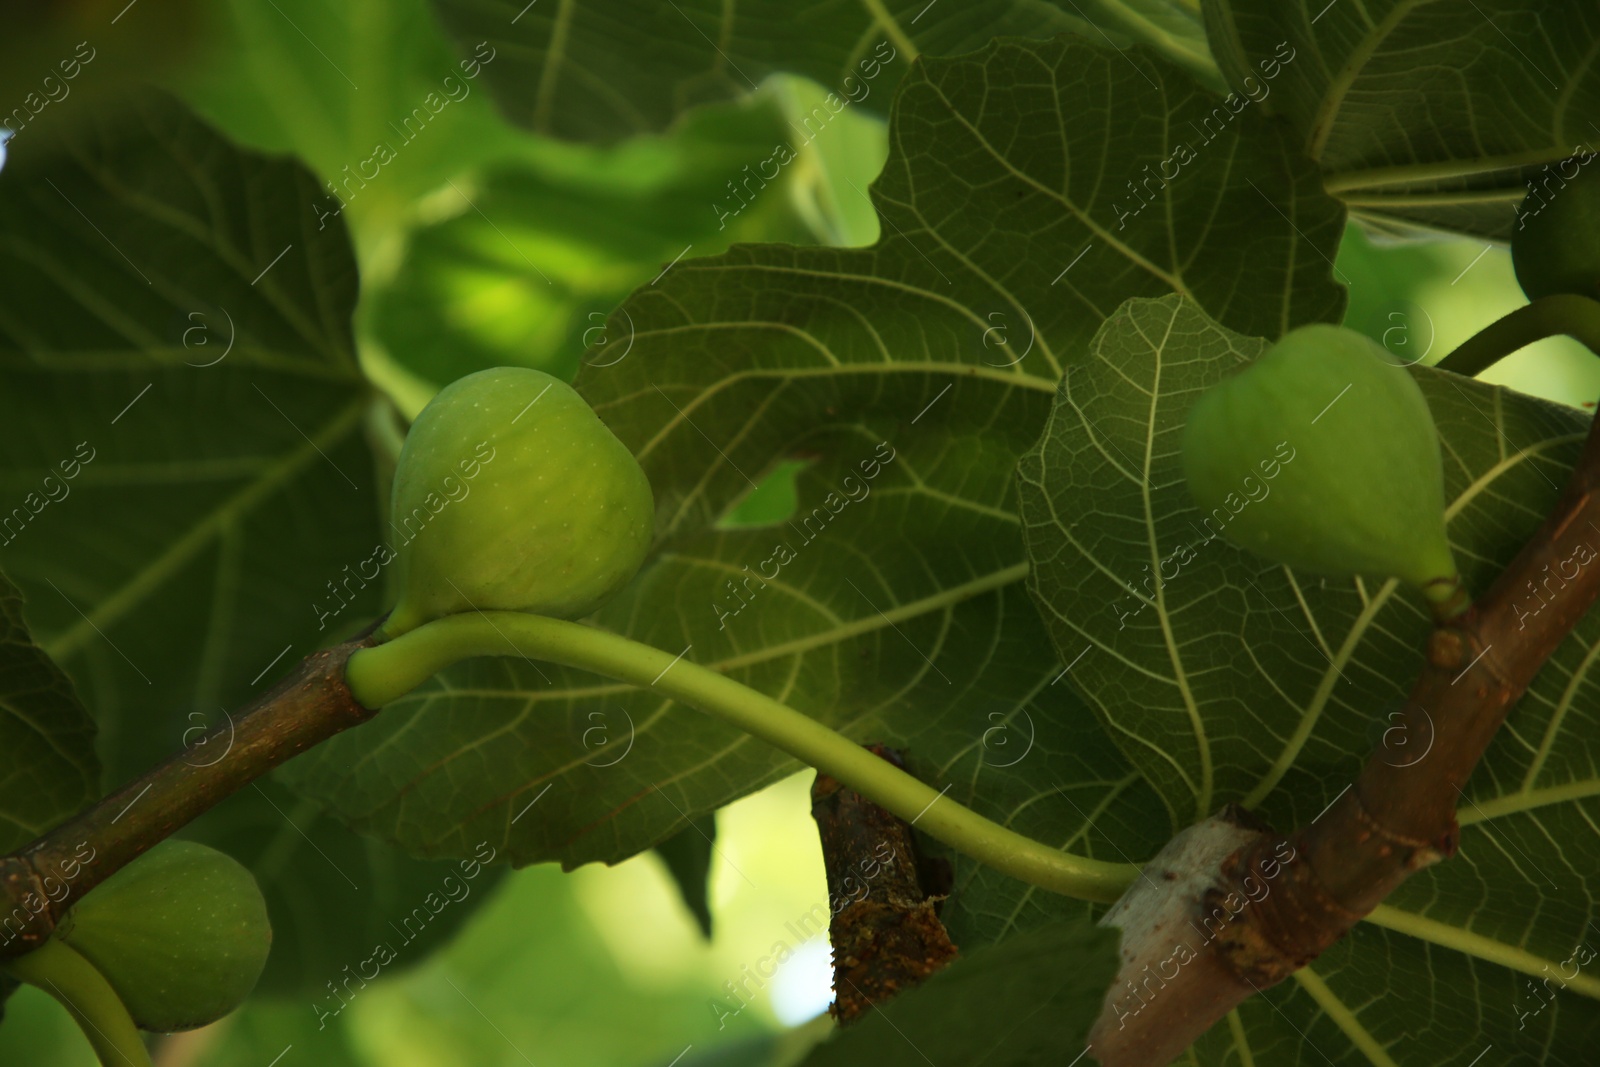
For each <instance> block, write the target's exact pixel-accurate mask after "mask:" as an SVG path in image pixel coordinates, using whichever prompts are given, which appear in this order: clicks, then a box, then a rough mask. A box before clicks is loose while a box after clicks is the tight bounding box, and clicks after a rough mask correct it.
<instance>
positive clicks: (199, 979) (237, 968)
mask: <svg viewBox="0 0 1600 1067" xmlns="http://www.w3.org/2000/svg"><path fill="white" fill-rule="evenodd" d="M55 936H56V937H57V938H59V939H60V940H61V941H62V942H64V943H65V944H66V945H67V946H68V947H69V948H71V949H73V950H75V951H76V952H77V953H78V954H79V955H80V956H82V957H83V958H84V959H86V960H88V961H89V962H90V963H91V964H93V965H94V967H95V969H96V970H98V971H99V972H100V973H101V974H102V975H104V976H105V979H106V981H107V982H109V983H110V985H111V988H112V989H114V990H115V991H116V993H117V996H118V997H120V998H121V999H122V1002H123V1004H124V1005H126V1007H127V1009H128V1014H130V1015H131V1016H132V1017H133V1020H134V1022H135V1023H137V1024H138V1025H139V1028H140V1029H142V1030H150V1031H154V1032H156V1033H170V1032H172V1031H174V1030H190V1029H193V1028H194V1027H197V1026H204V1025H205V1024H206V1023H210V1022H215V1021H216V1020H217V1019H220V1018H222V1017H223V1016H224V1015H226V1014H228V1013H229V1012H231V1011H232V1010H233V1009H234V1008H237V1007H238V1006H239V1005H240V1004H242V1003H243V1002H244V998H245V997H247V996H248V995H249V994H250V991H251V990H252V989H254V988H255V984H256V979H257V978H259V977H260V976H261V969H262V968H263V967H264V966H266V962H267V950H268V949H269V948H271V946H272V927H271V925H270V924H269V923H268V921H267V906H266V902H265V901H264V900H263V899H262V897H261V890H260V889H259V888H258V887H257V886H256V880H255V876H254V875H252V874H251V873H250V872H249V871H248V870H246V869H245V868H244V867H243V866H242V865H241V864H239V863H238V861H236V860H234V859H233V858H232V857H231V856H227V855H225V854H224V853H221V852H218V851H217V850H216V849H213V848H207V847H206V846H205V845H201V844H197V843H196V842H193V841H179V840H173V839H168V840H166V841H163V842H161V843H160V844H159V845H156V846H155V847H154V848H152V849H151V850H150V851H149V852H147V853H145V854H144V855H143V856H140V857H139V858H138V859H136V860H134V861H133V862H132V863H130V864H128V865H127V866H126V867H124V868H122V869H121V870H120V871H118V872H117V873H116V874H113V875H112V876H111V877H110V878H107V879H106V880H105V881H104V882H103V883H101V884H100V885H99V886H98V887H96V888H95V890H94V891H93V892H91V893H89V894H88V895H87V896H85V897H84V898H83V899H82V900H81V901H79V902H78V903H77V904H75V905H73V907H72V909H71V910H70V911H68V912H67V914H66V916H65V917H64V918H63V920H62V922H61V924H60V925H59V926H58V927H57V928H56V934H55Z"/></svg>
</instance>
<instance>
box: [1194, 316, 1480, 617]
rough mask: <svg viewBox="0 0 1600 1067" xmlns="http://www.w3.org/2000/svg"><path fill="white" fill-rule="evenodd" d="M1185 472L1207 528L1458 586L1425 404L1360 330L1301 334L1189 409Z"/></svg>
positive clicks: (1296, 552)
mask: <svg viewBox="0 0 1600 1067" xmlns="http://www.w3.org/2000/svg"><path fill="white" fill-rule="evenodd" d="M1183 468H1184V475H1185V477H1186V478H1187V480H1188V483H1189V491H1190V493H1191V495H1192V496H1193V497H1194V500H1195V502H1196V503H1197V504H1198V505H1199V506H1200V508H1201V510H1202V511H1204V512H1205V516H1204V517H1203V518H1202V519H1201V523H1202V524H1203V525H1204V526H1205V527H1206V529H1207V530H1208V532H1213V533H1214V532H1217V530H1218V529H1219V528H1220V532H1221V533H1222V534H1223V535H1224V536H1225V537H1227V538H1228V540H1230V541H1232V542H1234V543H1235V544H1237V545H1240V546H1242V547H1244V548H1248V549H1251V550H1253V551H1255V552H1258V553H1260V554H1261V555H1263V556H1266V557H1268V558H1269V559H1274V560H1277V561H1278V562H1280V563H1284V564H1287V565H1289V566H1291V567H1294V568H1295V569H1297V570H1303V571H1306V572H1309V573H1313V574H1342V575H1349V574H1357V575H1367V576H1373V577H1385V578H1386V577H1396V578H1399V579H1401V580H1402V581H1405V582H1407V583H1409V584H1411V585H1413V586H1416V587H1417V588H1419V589H1422V590H1423V591H1424V592H1425V593H1426V594H1427V595H1428V596H1429V598H1430V599H1432V600H1434V601H1435V602H1436V603H1443V602H1446V601H1449V600H1451V599H1452V598H1453V597H1455V596H1457V595H1458V589H1459V582H1458V580H1457V573H1456V565H1455V560H1454V559H1453V558H1452V556H1451V554H1450V542H1449V539H1448V538H1447V537H1446V535H1445V526H1444V480H1443V474H1442V470H1441V465H1440V459H1439V440H1438V436H1437V434H1436V432H1435V430H1434V426H1433V417H1432V415H1431V414H1430V412H1429V411H1428V404H1427V401H1426V400H1424V399H1423V396H1422V390H1420V389H1419V388H1417V384H1416V382H1415V381H1413V380H1412V378H1411V375H1410V374H1408V373H1407V372H1406V371H1405V370H1404V369H1403V368H1401V367H1399V366H1396V365H1395V363H1394V361H1393V360H1392V358H1391V357H1390V356H1389V354H1388V352H1387V351H1385V350H1384V349H1383V348H1382V347H1381V346H1379V345H1378V344H1376V343H1375V342H1373V341H1372V340H1370V339H1368V338H1367V337H1365V336H1363V335H1362V334H1359V333H1357V332H1355V331H1354V330H1349V329H1345V328H1344V327H1340V326H1327V325H1315V326H1303V327H1301V328H1300V329H1297V330H1292V331H1290V332H1289V333H1287V334H1285V335H1284V337H1283V338H1282V339H1281V340H1280V341H1278V343H1277V344H1275V345H1273V346H1272V347H1271V348H1269V349H1268V350H1267V351H1266V352H1265V353H1263V354H1262V355H1261V357H1260V358H1259V359H1257V360H1256V361H1255V362H1253V363H1251V364H1250V365H1249V366H1247V367H1245V368H1243V369H1242V370H1241V371H1239V372H1238V373H1236V374H1234V375H1233V376H1231V377H1229V378H1227V379H1226V380H1224V381H1222V382H1220V383H1219V384H1217V385H1216V386H1214V387H1213V388H1211V389H1210V390H1208V391H1207V392H1206V393H1205V394H1204V395H1203V396H1201V397H1200V399H1199V400H1198V401H1196V402H1195V405H1194V407H1193V408H1192V409H1191V411H1190V412H1189V421H1188V425H1187V426H1186V427H1185V429H1184V435H1183Z"/></svg>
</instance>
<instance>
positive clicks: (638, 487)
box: [383, 367, 655, 637]
mask: <svg viewBox="0 0 1600 1067" xmlns="http://www.w3.org/2000/svg"><path fill="white" fill-rule="evenodd" d="M392 511H393V516H392V520H391V521H392V525H393V529H394V531H395V533H396V534H397V535H398V537H399V544H398V545H397V546H396V557H397V558H396V564H395V565H396V568H397V579H398V587H399V590H400V592H399V599H398V602H397V603H396V605H395V609H394V611H393V612H392V613H391V614H390V616H389V619H388V621H387V622H386V623H385V624H384V627H383V629H384V633H385V634H386V635H387V636H390V637H395V636H398V635H399V634H402V633H405V632H406V631H407V630H410V629H412V628H414V627H416V626H419V625H421V624H422V623H424V622H427V621H429V620H431V619H435V618H438V617H440V616H443V615H452V614H456V613H458V612H465V611H474V610H503V611H530V612H535V613H537V614H540V615H552V616H556V617H558V618H568V619H572V618H578V617H580V616H583V615H587V614H589V613H590V612H592V611H594V610H595V609H596V608H598V607H599V606H600V605H601V604H603V603H605V602H606V601H607V600H608V599H610V598H611V597H612V596H613V595H615V594H616V593H617V591H618V590H620V589H621V588H622V587H623V586H624V585H626V584H627V583H628V581H629V579H631V578H632V577H633V575H634V573H635V572H636V571H637V570H638V569H639V565H640V564H641V563H642V562H643V561H644V554H645V550H646V549H647V548H648V547H649V543H650V535H651V530H652V527H653V522H654V514H655V503H654V500H653V499H652V497H651V494H650V483H649V481H647V480H646V478H645V475H644V471H643V470H642V469H640V467H639V464H638V462H637V461H636V460H635V459H634V458H633V454H632V453H631V452H629V451H628V449H627V446H625V445H624V444H623V443H622V442H621V441H619V440H617V438H616V435H614V434H613V433H612V432H611V431H610V430H609V429H608V428H607V427H606V425H605V423H603V422H601V421H600V419H599V417H598V416H597V415H595V413H594V411H593V409H591V408H590V407H589V405H588V404H587V403H585V402H584V400H583V398H582V397H580V396H579V395H578V394H577V392H576V391H574V390H573V389H572V387H571V386H569V385H567V384H566V383H565V382H563V381H561V380H560V379H557V378H553V377H551V376H550V375H548V374H545V373H543V372H541V371H536V370H531V369H527V368H521V367H499V368H495V369H493V370H485V371H479V372H478V373H476V374H469V375H467V376H466V377H465V378H462V379H460V380H458V381H456V382H454V383H452V384H450V385H448V386H446V387H445V388H444V389H442V390H440V391H439V393H438V395H436V396H435V397H434V398H433V400H432V401H430V402H429V404H428V406H427V407H425V408H424V409H423V410H422V413H421V414H420V415H419V416H417V420H416V422H415V423H414V424H413V425H412V427H411V431H410V433H409V434H408V435H407V436H406V442H405V445H404V447H403V448H402V449H401V450H400V459H399V463H398V466H397V468H396V470H395V479H394V493H393V498H392Z"/></svg>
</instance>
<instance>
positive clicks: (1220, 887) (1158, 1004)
mask: <svg viewBox="0 0 1600 1067" xmlns="http://www.w3.org/2000/svg"><path fill="white" fill-rule="evenodd" d="M1597 490H1600V421H1597V422H1596V424H1595V425H1594V426H1591V428H1590V431H1589V437H1588V440H1587V441H1586V443H1585V445H1584V448H1583V453H1582V455H1581V456H1580V458H1579V460H1578V463H1577V466H1576V467H1575V468H1574V470H1573V472H1572V475H1571V478H1570V480H1569V482H1568V484H1567V487H1566V489H1565V491H1564V492H1563V494H1562V496H1561V499H1560V500H1559V501H1558V502H1557V504H1556V506H1555V508H1554V509H1553V510H1552V511H1551V513H1550V516H1549V517H1548V518H1547V519H1546V520H1545V522H1544V524H1543V525H1542V526H1541V527H1540V528H1539V530H1538V532H1537V533H1536V534H1535V535H1534V536H1533V538H1532V539H1531V540H1530V541H1529V542H1528V543H1527V545H1525V546H1524V547H1523V549H1522V551H1521V552H1520V553H1519V554H1518V555H1517V557H1516V558H1515V559H1514V560H1512V562H1511V564H1510V565H1509V566H1507V567H1506V569H1505V570H1504V571H1503V572H1502V573H1501V574H1500V576H1499V578H1498V579H1497V580H1496V581H1495V583H1494V585H1493V586H1492V587H1491V588H1490V589H1489V590H1488V592H1487V593H1486V594H1485V595H1484V596H1483V597H1481V598H1480V599H1479V600H1478V601H1477V603H1476V604H1475V605H1474V607H1473V608H1472V609H1470V610H1469V611H1468V612H1466V613H1465V614H1463V615H1460V616H1458V617H1456V618H1455V619H1452V620H1450V621H1449V622H1448V623H1446V624H1443V625H1441V626H1440V627H1439V628H1438V629H1436V630H1434V631H1433V633H1432V634H1431V636H1430V638H1429V641H1428V648H1427V660H1426V663H1425V664H1424V666H1423V668H1422V671H1421V673H1420V675H1419V676H1418V678H1417V680H1416V682H1415V684H1414V685H1413V686H1412V688H1411V693H1410V697H1409V699H1408V701H1407V703H1406V706H1405V709H1404V710H1403V711H1402V712H1401V713H1400V715H1401V719H1400V721H1399V722H1398V723H1397V724H1396V726H1395V727H1393V728H1391V729H1390V730H1387V731H1385V734H1384V738H1385V743H1380V745H1379V747H1378V748H1377V749H1376V750H1375V751H1374V752H1373V753H1372V754H1371V756H1369V757H1368V759H1367V763H1366V766H1365V767H1364V768H1363V770H1362V772H1361V774H1360V776H1359V777H1358V778H1357V779H1356V781H1355V782H1354V784H1353V785H1352V787H1351V788H1350V789H1348V790H1347V791H1346V792H1345V793H1344V794H1343V795H1341V796H1340V797H1339V798H1338V799H1337V800H1336V801H1335V802H1334V803H1333V805H1332V806H1331V807H1330V808H1329V809H1328V810H1327V811H1326V812H1324V813H1323V814H1322V815H1319V816H1318V817H1317V818H1316V819H1314V820H1313V821H1312V822H1311V823H1310V824H1308V825H1306V826H1302V827H1300V828H1299V829H1298V830H1295V831H1294V832H1293V833H1291V834H1289V835H1288V836H1283V835H1280V834H1277V833H1274V832H1272V831H1271V830H1269V829H1266V828H1264V827H1261V826H1260V825H1259V824H1254V823H1253V821H1252V820H1250V819H1249V817H1248V816H1247V815H1246V814H1244V813H1241V812H1238V811H1237V810H1234V811H1231V812H1225V813H1224V814H1223V815H1221V816H1218V817H1217V818H1216V819H1213V820H1208V821H1207V822H1206V823H1202V824H1200V826H1198V827H1195V828H1193V829H1192V830H1191V831H1186V832H1185V834H1183V835H1180V836H1179V838H1178V839H1175V840H1174V842H1173V844H1172V845H1170V846H1169V847H1168V848H1167V849H1164V850H1163V851H1162V853H1161V854H1160V855H1158V856H1157V857H1156V859H1155V860H1154V861H1152V862H1151V863H1150V864H1149V865H1148V866H1147V867H1146V868H1145V871H1146V875H1147V877H1146V878H1145V879H1141V880H1140V881H1139V882H1136V883H1135V885H1134V886H1133V888H1132V889H1130V890H1129V891H1128V894H1127V895H1125V896H1124V898H1123V899H1122V901H1120V902H1118V904H1117V905H1116V906H1115V907H1114V908H1113V910H1112V911H1111V912H1110V913H1108V915H1107V917H1106V920H1107V921H1108V922H1111V923H1113V924H1115V925H1120V926H1122V927H1123V930H1124V934H1123V969H1122V972H1121V974H1120V975H1119V976H1118V980H1117V982H1116V983H1114V984H1113V986H1112V990H1111V992H1110V994H1108V996H1107V998H1106V1003H1105V1006H1104V1008H1103V1010H1102V1013H1101V1015H1100V1018H1099V1020H1098V1021H1097V1022H1096V1024H1095V1027H1094V1030H1093V1031H1092V1032H1091V1034H1090V1044H1091V1048H1092V1050H1093V1055H1094V1056H1095V1057H1096V1058H1098V1059H1099V1061H1100V1063H1101V1064H1102V1065H1103V1067H1147V1065H1148V1067H1159V1065H1161V1064H1166V1063H1169V1062H1170V1061H1171V1060H1172V1059H1173V1058H1174V1057H1176V1056H1177V1055H1179V1054H1180V1053H1181V1052H1182V1051H1183V1050H1184V1049H1185V1048H1187V1047H1188V1046H1189V1045H1190V1044H1191V1043H1192V1042H1193V1041H1194V1040H1195V1039H1196V1038H1198V1037H1199V1036H1200V1035H1201V1034H1203V1033H1204V1032H1205V1031H1206V1030H1207V1029H1208V1028H1209V1027H1210V1026H1211V1025H1212V1024H1213V1023H1215V1022H1216V1021H1218V1020H1219V1019H1221V1018H1222V1017H1223V1016H1225V1015H1226V1014H1227V1013H1228V1012H1229V1011H1230V1010H1232V1009H1233V1008H1234V1007H1236V1006H1237V1005H1238V1004H1239V1003H1241V1002H1242V1001H1244V1000H1245V999H1246V998H1248V997H1249V996H1251V995H1253V994H1254V993H1257V992H1260V991H1261V990H1263V989H1265V988H1267V987H1268V986H1271V985H1273V984H1275V983H1277V982H1280V981H1282V980H1283V979H1284V978H1287V977H1288V976H1289V975H1290V974H1292V973H1293V972H1294V971H1295V970H1297V969H1299V968H1300V967H1303V966H1305V965H1306V964H1307V963H1309V962H1311V961H1312V960H1313V959H1315V958H1316V957H1317V956H1318V954H1320V953H1321V952H1323V951H1324V950H1325V949H1327V948H1328V947H1329V946H1330V945H1332V944H1333V943H1334V942H1335V941H1337V940H1339V938H1341V937H1343V936H1344V935H1345V933H1346V932H1348V931H1349V930H1350V928H1351V927H1353V926H1354V925H1355V924H1356V923H1357V922H1359V921H1360V920H1361V919H1362V918H1363V917H1364V916H1365V915H1367V914H1368V913H1369V912H1370V911H1372V909H1373V908H1375V907H1376V906H1377V905H1378V904H1379V903H1381V902H1382V901H1383V899H1384V898H1385V897H1387V896H1388V895H1389V894H1390V893H1392V892H1393V891H1394V890H1395V889H1396V888H1397V887H1398V886H1399V885H1400V883H1401V882H1403V881H1405V880H1406V879H1407V878H1409V877H1410V876H1411V875H1412V874H1413V873H1415V872H1416V871H1418V870H1420V869H1422V868H1423V867H1426V866H1428V865H1430V864H1433V863H1436V862H1438V861H1439V860H1442V859H1444V858H1447V857H1449V856H1450V855H1452V854H1454V852H1455V850H1456V845H1457V842H1458V839H1459V834H1460V828H1459V827H1458V826H1457V824H1456V818H1455V812H1456V809H1457V807H1458V806H1459V804H1460V802H1461V799H1462V797H1463V795H1464V790H1465V789H1466V785H1467V780H1468V779H1469V778H1470V777H1471V776H1472V772H1473V769H1474V768H1475V767H1476V766H1477V764H1478V761H1479V759H1480V758H1481V757H1482V756H1483V753H1484V750H1485V749H1486V748H1488V745H1489V742H1490V741H1491V740H1492V739H1493V738H1494V735H1495V732H1496V731H1497V730H1499V728H1500V724H1501V723H1502V722H1504V721H1505V717H1506V713H1507V712H1508V711H1509V710H1510V709H1511V706H1512V705H1513V704H1514V703H1515V702H1516V701H1517V700H1518V698H1520V697H1521V696H1522V694H1523V692H1524V690H1526V689H1527V687H1528V684H1529V683H1530V682H1531V681H1532V680H1533V677H1534V675H1535V674H1537V673H1538V671H1539V668H1540V667H1542V666H1543V665H1544V662H1545V660H1547V659H1548V658H1549V657H1550V655H1551V654H1552V653H1553V652H1554V651H1555V650H1556V648H1557V646H1559V645H1560V644H1561V642H1562V640H1563V639H1565V637H1566V636H1567V634H1568V633H1569V632H1570V631H1571V630H1572V628H1573V627H1574V626H1575V625H1577V623H1578V622H1579V620H1581V619H1582V618H1583V617H1584V615H1585V614H1586V613H1587V612H1588V610H1589V608H1590V606H1591V605H1592V604H1593V603H1594V602H1595V599H1596V597H1597V596H1600V567H1589V566H1583V565H1581V564H1582V563H1587V562H1588V561H1589V560H1591V559H1593V557H1594V555H1595V552H1594V549H1593V548H1592V547H1591V546H1590V541H1591V539H1592V538H1593V537H1594V535H1595V532H1596V530H1597V529H1600V494H1597ZM1574 561H1580V565H1579V566H1578V567H1577V568H1576V573H1573V574H1571V576H1570V577H1569V575H1568V572H1570V571H1571V570H1572V567H1571V564H1572V563H1573V562H1574ZM1563 565H1566V566H1565V568H1564V567H1563ZM1552 578H1555V581H1554V582H1552V581H1551V579H1552ZM1535 589H1537V590H1538V591H1539V596H1540V597H1541V598H1542V599H1541V603H1543V604H1544V606H1543V607H1542V608H1541V609H1540V610H1539V611H1537V612H1530V611H1528V610H1527V604H1528V602H1529V597H1530V596H1531V595H1532V594H1531V592H1530V591H1531V590H1535ZM1519 609H1520V610H1519ZM1391 734H1393V735H1395V736H1396V737H1398V738H1401V739H1407V740H1409V742H1410V744H1409V746H1407V745H1405V744H1404V742H1402V743H1401V744H1399V745H1396V746H1390V745H1388V744H1387V741H1388V739H1389V737H1390V735H1391ZM1430 738H1431V740H1432V748H1431V749H1430V750H1429V751H1428V754H1427V756H1426V758H1424V759H1420V760H1417V759H1413V758H1412V757H1410V756H1409V755H1407V754H1406V752H1405V751H1404V750H1405V749H1407V748H1409V749H1410V750H1413V751H1414V750H1415V749H1416V748H1417V747H1420V745H1419V742H1422V741H1425V740H1426V739H1430ZM1197 871H1198V872H1202V876H1201V877H1199V878H1196V877H1195V875H1196V872H1197ZM1146 1003H1148V1004H1149V1005H1150V1006H1151V1007H1152V1009H1153V1010H1151V1011H1150V1012H1145V1011H1143V1007H1144V1005H1145V1004H1146Z"/></svg>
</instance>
